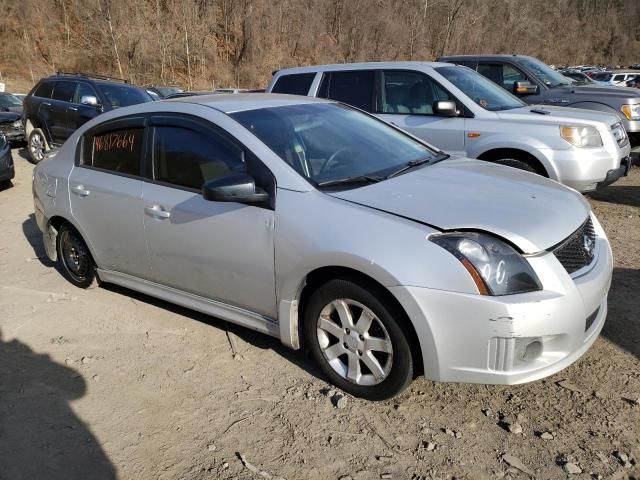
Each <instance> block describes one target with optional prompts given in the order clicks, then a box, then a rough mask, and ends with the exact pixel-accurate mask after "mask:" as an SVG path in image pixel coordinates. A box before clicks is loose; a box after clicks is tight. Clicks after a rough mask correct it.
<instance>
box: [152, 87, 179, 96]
mask: <svg viewBox="0 0 640 480" xmlns="http://www.w3.org/2000/svg"><path fill="white" fill-rule="evenodd" d="M154 88H155V89H156V90H157V91H158V92H160V95H162V96H163V97H166V96H167V95H171V94H172V93H180V92H182V91H183V90H182V89H181V88H178V87H154Z"/></svg>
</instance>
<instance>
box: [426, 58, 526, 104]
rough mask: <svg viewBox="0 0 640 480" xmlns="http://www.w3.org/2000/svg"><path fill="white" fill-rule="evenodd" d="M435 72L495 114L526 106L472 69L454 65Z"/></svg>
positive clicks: (439, 68) (437, 69)
mask: <svg viewBox="0 0 640 480" xmlns="http://www.w3.org/2000/svg"><path fill="white" fill-rule="evenodd" d="M435 70H436V72H438V73H439V74H440V75H442V76H443V77H444V78H446V79H447V80H448V81H450V82H451V83H452V84H454V85H455V86H456V87H457V88H458V89H460V90H461V91H462V92H463V93H464V94H465V95H466V96H467V97H469V98H471V99H472V100H473V101H474V102H475V103H476V104H478V105H479V106H481V107H482V108H484V109H485V110H489V111H492V112H494V111H498V110H509V109H512V108H519V107H524V106H525V105H526V104H525V103H524V102H523V101H522V100H520V99H519V98H518V97H516V96H514V95H512V94H510V93H509V92H507V91H505V90H504V89H502V88H500V87H499V86H497V85H496V84H495V83H493V82H492V81H491V80H488V79H487V78H485V77H484V76H482V75H480V74H479V73H476V72H474V71H473V70H471V69H470V68H466V67H456V66H453V65H452V66H451V67H436V69H435Z"/></svg>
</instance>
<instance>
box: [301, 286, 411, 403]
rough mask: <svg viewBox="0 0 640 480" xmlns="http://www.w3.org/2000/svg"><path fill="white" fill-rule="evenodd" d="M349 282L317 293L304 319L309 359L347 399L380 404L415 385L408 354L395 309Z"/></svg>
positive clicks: (328, 287) (407, 346)
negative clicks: (316, 364) (314, 362)
mask: <svg viewBox="0 0 640 480" xmlns="http://www.w3.org/2000/svg"><path fill="white" fill-rule="evenodd" d="M374 293H376V292H371V291H369V290H368V289H366V288H364V287H363V286H360V285H359V284H357V283H354V282H352V281H348V280H339V279H336V280H331V281H329V282H327V283H325V284H324V285H322V286H321V287H320V288H318V290H316V291H315V292H314V293H313V294H312V295H311V298H310V299H309V303H308V305H307V308H306V309H305V313H304V333H305V339H306V342H307V345H308V347H309V350H310V352H311V355H312V356H313V358H314V359H315V361H316V362H317V363H318V365H319V366H320V368H321V369H322V371H323V372H324V374H325V375H326V376H327V377H329V379H330V380H331V382H332V383H334V384H335V385H337V386H338V387H340V388H341V389H342V390H344V391H346V392H348V393H350V394H351V395H354V396H357V397H362V398H366V399H368V400H384V399H387V398H390V397H393V396H394V395H397V394H398V393H400V392H401V391H403V390H404V389H405V388H406V387H407V386H408V385H409V383H411V380H412V379H413V359H412V356H411V348H410V345H409V342H408V339H407V336H406V335H405V333H404V331H403V329H402V328H401V324H400V323H399V321H398V319H399V318H400V316H401V315H402V313H401V312H398V311H397V309H396V308H393V306H391V305H386V304H385V303H384V302H383V301H382V300H381V296H380V295H375V294H374Z"/></svg>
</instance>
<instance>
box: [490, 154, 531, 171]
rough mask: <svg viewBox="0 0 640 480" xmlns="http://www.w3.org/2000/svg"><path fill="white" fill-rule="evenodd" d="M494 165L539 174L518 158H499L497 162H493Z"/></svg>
mask: <svg viewBox="0 0 640 480" xmlns="http://www.w3.org/2000/svg"><path fill="white" fill-rule="evenodd" d="M493 163H497V164H498V165H504V166H506V167H512V168H518V169H520V170H525V171H527V172H531V173H538V174H540V172H538V171H537V170H536V169H535V168H534V167H533V166H532V165H529V164H528V163H527V162H525V161H523V160H518V159H517V158H499V159H497V160H493Z"/></svg>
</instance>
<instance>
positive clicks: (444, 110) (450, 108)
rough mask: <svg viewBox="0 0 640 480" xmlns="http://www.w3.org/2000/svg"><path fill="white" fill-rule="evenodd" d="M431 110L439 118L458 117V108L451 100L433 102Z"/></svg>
mask: <svg viewBox="0 0 640 480" xmlns="http://www.w3.org/2000/svg"><path fill="white" fill-rule="evenodd" d="M432 108H433V114H434V115H440V116H441V117H457V116H458V107H457V106H456V102H452V101H451V100H438V101H436V102H433V105H432Z"/></svg>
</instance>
